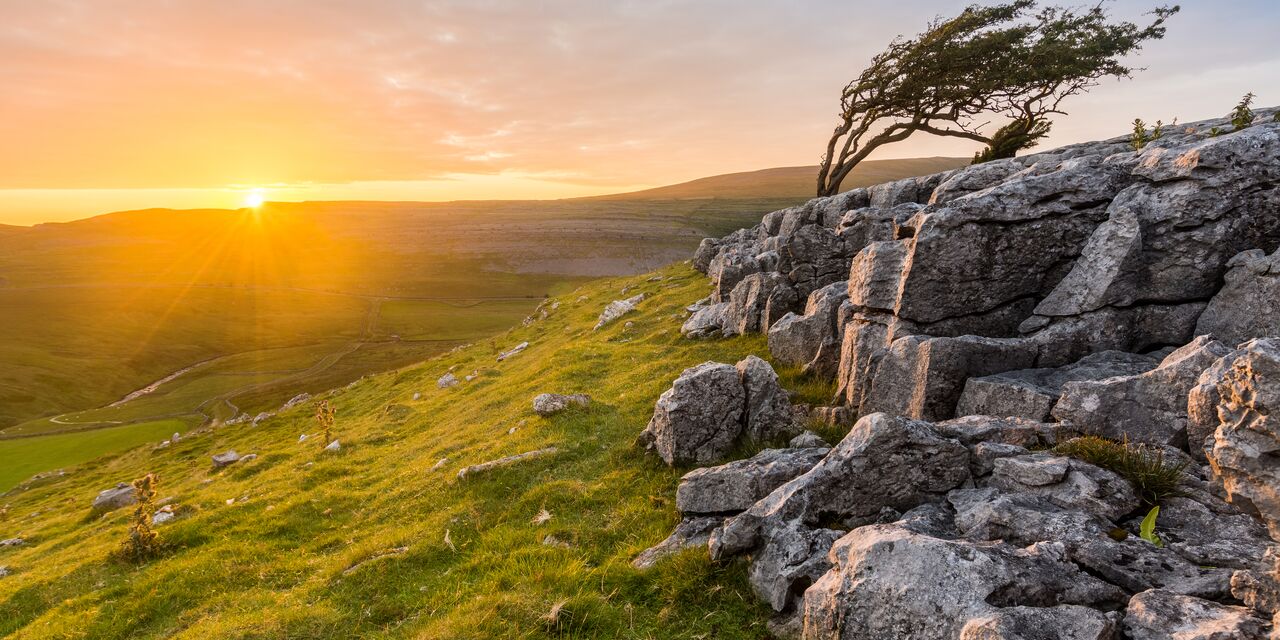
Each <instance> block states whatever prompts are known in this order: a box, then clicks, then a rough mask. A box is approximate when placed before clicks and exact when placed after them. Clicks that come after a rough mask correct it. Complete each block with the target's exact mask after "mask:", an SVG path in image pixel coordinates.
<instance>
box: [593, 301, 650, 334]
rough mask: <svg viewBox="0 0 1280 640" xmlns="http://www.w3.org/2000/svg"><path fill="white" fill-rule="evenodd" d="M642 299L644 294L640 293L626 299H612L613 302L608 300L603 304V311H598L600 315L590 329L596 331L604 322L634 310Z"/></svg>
mask: <svg viewBox="0 0 1280 640" xmlns="http://www.w3.org/2000/svg"><path fill="white" fill-rule="evenodd" d="M643 300H644V294H643V293H642V294H639V295H635V296H632V297H630V298H627V299H626V300H614V301H613V302H610V303H609V304H607V305H605V307H604V311H601V312H600V317H599V318H598V319H597V320H596V326H595V327H593V328H592V329H591V330H592V331H597V330H599V329H600V328H601V327H603V326H605V325H606V324H609V323H610V322H613V321H614V320H617V319H618V318H621V317H622V316H623V315H626V314H628V313H631V312H632V311H635V309H636V305H638V304H640V303H641V302H642V301H643Z"/></svg>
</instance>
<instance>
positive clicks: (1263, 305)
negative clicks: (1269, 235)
mask: <svg viewBox="0 0 1280 640" xmlns="http://www.w3.org/2000/svg"><path fill="white" fill-rule="evenodd" d="M1227 269H1228V271H1227V274H1226V284H1225V285H1223V287H1222V289H1220V290H1219V291H1218V293H1217V294H1215V295H1214V296H1213V299H1212V300H1210V301H1209V306H1207V307H1205V309H1204V313H1203V314H1201V315H1200V320H1199V321H1198V322H1197V323H1196V333H1200V334H1206V333H1207V334H1212V335H1213V337H1215V338H1217V339H1219V340H1221V341H1223V342H1224V343H1226V344H1227V345H1230V346H1236V345H1239V344H1242V343H1244V342H1247V341H1248V340H1251V339H1253V338H1265V337H1267V336H1280V251H1276V252H1275V253H1272V254H1271V255H1270V256H1268V255H1266V254H1265V253H1264V252H1263V251H1262V250H1261V249H1253V250H1250V251H1245V252H1243V253H1240V254H1237V255H1236V256H1234V257H1232V258H1231V260H1229V261H1228V262H1227Z"/></svg>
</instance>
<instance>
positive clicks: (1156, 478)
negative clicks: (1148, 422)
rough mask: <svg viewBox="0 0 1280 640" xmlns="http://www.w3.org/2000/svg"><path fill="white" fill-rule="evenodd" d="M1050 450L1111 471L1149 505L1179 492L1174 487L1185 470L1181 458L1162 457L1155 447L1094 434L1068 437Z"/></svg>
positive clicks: (1178, 483) (1184, 464)
mask: <svg viewBox="0 0 1280 640" xmlns="http://www.w3.org/2000/svg"><path fill="white" fill-rule="evenodd" d="M1053 452H1054V453H1057V454H1059V455H1064V456H1070V457H1072V458H1076V459H1078V460H1083V461H1085V462H1088V463H1089V464H1092V465H1095V466H1098V467H1102V468H1103V469H1107V470H1109V471H1114V472H1115V473H1117V474H1119V475H1120V476H1121V477H1123V478H1124V479H1126V480H1128V481H1129V482H1130V483H1131V484H1133V487H1134V489H1135V490H1137V492H1138V497H1139V498H1141V499H1142V503H1143V504H1144V505H1150V506H1155V505H1158V504H1160V503H1161V502H1163V501H1164V500H1165V499H1168V498H1174V497H1177V496H1178V495H1180V493H1181V492H1180V491H1179V489H1178V486H1179V485H1180V484H1181V483H1182V473H1183V472H1184V471H1186V469H1187V463H1186V462H1185V461H1178V462H1170V461H1167V460H1165V456H1164V451H1163V450H1161V449H1158V448H1156V447H1149V446H1146V445H1142V444H1133V443H1130V442H1128V441H1127V440H1126V441H1124V442H1116V441H1115V440H1108V439H1107V438H1100V437H1098V436H1081V437H1079V438H1072V439H1071V440H1068V441H1066V442H1064V443H1062V444H1060V445H1058V446H1056V447H1054V448H1053Z"/></svg>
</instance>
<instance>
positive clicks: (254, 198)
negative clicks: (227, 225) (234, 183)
mask: <svg viewBox="0 0 1280 640" xmlns="http://www.w3.org/2000/svg"><path fill="white" fill-rule="evenodd" d="M266 201H267V196H266V194H265V193H263V191H262V189H254V190H253V191H250V192H249V193H246V194H244V206H246V207H248V208H250V209H257V208H258V207H261V206H262V203H263V202H266Z"/></svg>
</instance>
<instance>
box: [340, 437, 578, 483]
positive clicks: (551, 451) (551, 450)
mask: <svg viewBox="0 0 1280 640" xmlns="http://www.w3.org/2000/svg"><path fill="white" fill-rule="evenodd" d="M334 442H337V440H334ZM558 452H559V449H557V448H556V447H544V448H542V449H535V450H533V451H526V452H524V453H517V454H515V455H512V456H504V457H501V458H498V459H496V460H489V461H488V462H481V463H480V464H473V465H471V466H467V467H463V468H461V469H459V470H458V476H457V477H458V479H459V480H464V479H466V478H469V477H471V476H473V475H475V474H477V473H482V472H485V471H489V470H492V469H497V468H500V467H508V466H511V465H513V464H516V463H518V462H524V461H525V460H533V459H535V458H545V457H547V456H550V455H555V454H556V453H558ZM437 464H439V463H437Z"/></svg>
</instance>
